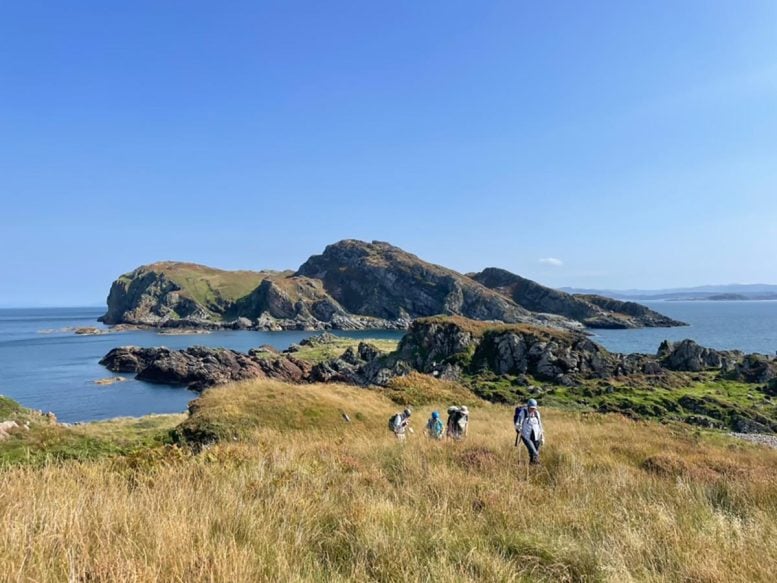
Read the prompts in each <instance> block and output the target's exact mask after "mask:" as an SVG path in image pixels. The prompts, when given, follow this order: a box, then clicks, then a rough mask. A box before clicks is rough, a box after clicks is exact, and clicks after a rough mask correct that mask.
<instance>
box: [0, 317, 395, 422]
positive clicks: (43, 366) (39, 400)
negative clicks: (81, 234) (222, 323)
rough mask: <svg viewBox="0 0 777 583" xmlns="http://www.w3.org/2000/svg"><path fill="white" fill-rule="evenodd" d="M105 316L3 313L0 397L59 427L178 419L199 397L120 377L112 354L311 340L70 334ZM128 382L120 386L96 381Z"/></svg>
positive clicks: (390, 334) (381, 334)
mask: <svg viewBox="0 0 777 583" xmlns="http://www.w3.org/2000/svg"><path fill="white" fill-rule="evenodd" d="M104 311H105V310H104V309H101V308H46V309H3V310H0V395H7V396H9V397H11V398H13V399H15V400H16V401H19V402H20V403H21V404H23V405H24V406H26V407H30V408H33V409H42V410H43V411H53V412H54V413H55V414H56V415H57V418H58V419H59V420H60V421H65V422H73V421H88V420H95V419H108V418H111V417H124V416H133V417H135V416H140V415H147V414H149V413H179V412H181V411H184V410H185V409H186V405H187V403H188V402H189V401H191V400H192V399H194V398H195V397H196V396H197V394H196V393H193V392H191V391H188V390H186V389H182V388H181V387H168V386H164V385H156V384H150V383H144V382H141V381H136V380H134V379H132V376H131V375H127V374H123V375H115V374H113V373H111V372H110V371H108V370H107V369H105V368H104V367H102V366H100V365H99V364H98V361H99V360H100V359H101V358H102V357H103V356H104V355H105V353H107V352H108V351H109V350H110V349H111V348H114V347H116V346H123V345H134V346H167V347H169V348H185V347H187V346H192V345H195V344H200V345H205V346H219V347H224V348H232V349H235V350H240V351H246V350H248V349H249V348H253V347H256V346H261V345H262V344H270V345H271V346H274V347H275V348H278V349H279V350H282V349H284V348H287V347H288V346H289V345H291V344H293V343H295V342H299V341H300V340H302V339H303V338H305V337H307V336H310V335H311V334H312V333H311V332H297V331H293V332H251V331H239V330H230V331H219V332H212V333H211V334H197V335H191V336H169V335H160V334H157V333H155V332H152V331H132V332H118V333H111V334H105V335H100V336H77V335H75V334H73V332H72V330H71V331H68V330H67V328H73V327H82V326H99V325H98V324H97V322H96V319H97V318H98V317H99V316H100V315H101V314H102V313H103V312H104ZM338 334H340V335H343V336H349V337H353V338H399V337H400V336H401V333H400V332H396V331H376V330H371V331H369V332H348V333H345V332H342V333H338ZM110 376H124V377H128V378H129V380H127V381H126V382H123V383H117V384H113V385H107V386H101V385H96V384H94V381H95V380H97V379H101V378H106V377H110Z"/></svg>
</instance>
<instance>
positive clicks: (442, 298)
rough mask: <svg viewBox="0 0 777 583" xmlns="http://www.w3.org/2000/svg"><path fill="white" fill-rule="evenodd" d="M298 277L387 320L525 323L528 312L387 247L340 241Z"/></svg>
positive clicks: (460, 277) (347, 304) (359, 310)
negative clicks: (453, 317)
mask: <svg viewBox="0 0 777 583" xmlns="http://www.w3.org/2000/svg"><path fill="white" fill-rule="evenodd" d="M297 275H300V276H306V277H309V278H314V279H318V280H320V281H321V282H322V283H323V286H324V289H325V290H326V291H327V293H328V294H329V295H331V296H332V297H333V298H334V299H335V300H337V302H338V303H339V304H340V305H342V306H343V307H344V308H345V309H346V310H348V311H349V312H351V313H353V314H359V315H363V316H376V317H378V318H383V319H386V320H398V319H403V320H408V321H409V320H412V319H414V318H419V317H424V316H432V315H435V314H458V315H462V316H466V317H468V318H473V319H476V320H500V321H502V322H525V321H531V320H535V319H536V318H535V317H534V316H533V315H532V314H531V312H529V311H528V310H526V309H524V308H522V307H520V306H518V305H516V304H515V303H514V302H512V301H509V300H508V299H506V298H504V297H502V296H501V295H499V294H497V293H494V292H493V291H491V290H489V289H487V288H486V287H484V286H482V285H480V284H479V283H477V282H474V281H472V280H470V279H469V278H467V277H466V276H463V275H461V274H460V273H457V272H455V271H452V270H450V269H446V268H444V267H440V266H438V265H433V264H431V263H427V262H425V261H422V260H421V259H419V258H418V257H416V256H415V255H411V254H410V253H407V252H405V251H403V250H402V249H399V248H397V247H394V246H392V245H389V244H388V243H381V242H373V243H365V242H362V241H352V240H348V241H341V242H339V243H336V244H334V245H329V246H328V247H327V248H326V249H325V250H324V253H323V254H321V255H315V256H313V257H311V258H310V259H308V260H307V261H306V262H305V263H304V264H303V265H302V266H301V267H300V268H299V271H298V272H297Z"/></svg>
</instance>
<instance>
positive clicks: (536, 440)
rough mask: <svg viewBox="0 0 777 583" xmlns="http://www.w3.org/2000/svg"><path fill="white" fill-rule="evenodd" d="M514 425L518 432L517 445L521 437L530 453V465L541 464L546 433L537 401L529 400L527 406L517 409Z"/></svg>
mask: <svg viewBox="0 0 777 583" xmlns="http://www.w3.org/2000/svg"><path fill="white" fill-rule="evenodd" d="M513 424H514V425H515V432H516V436H515V437H516V439H515V445H518V438H519V437H520V439H521V441H523V444H524V445H525V446H526V449H527V450H528V451H529V463H531V464H538V463H540V447H541V446H542V445H543V444H544V443H545V432H544V431H543V429H542V417H541V416H540V411H539V409H538V408H537V401H536V400H535V399H529V400H528V402H527V403H526V406H518V407H516V408H515V415H514V416H513Z"/></svg>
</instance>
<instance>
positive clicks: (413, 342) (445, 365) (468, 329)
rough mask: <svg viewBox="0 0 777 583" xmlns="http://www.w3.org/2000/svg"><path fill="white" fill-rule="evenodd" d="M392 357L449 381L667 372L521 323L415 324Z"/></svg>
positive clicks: (561, 380)
mask: <svg viewBox="0 0 777 583" xmlns="http://www.w3.org/2000/svg"><path fill="white" fill-rule="evenodd" d="M391 358H394V359H395V360H396V361H401V362H406V363H409V364H410V366H411V367H412V368H413V369H415V370H418V371H420V372H425V373H432V374H435V373H436V374H437V375H441V376H443V377H448V378H450V377H456V376H458V375H459V374H460V373H463V372H466V373H470V374H478V373H480V372H482V371H490V372H493V373H496V374H499V375H504V374H512V375H531V376H533V377H534V378H536V379H539V380H545V381H550V382H554V383H558V384H562V385H574V384H576V383H577V382H578V381H580V380H583V379H592V378H602V379H604V378H610V377H613V376H623V375H632V374H645V375H661V374H664V372H665V371H664V370H663V369H662V368H661V367H660V366H658V365H657V363H656V361H655V359H654V358H652V357H649V356H646V355H640V354H632V355H623V354H616V353H611V352H608V351H607V350H605V349H604V348H603V347H601V346H600V345H598V344H596V343H595V342H593V341H591V340H590V339H589V338H588V337H587V336H586V335H584V334H582V333H579V332H574V331H562V330H555V329H551V328H541V327H535V326H525V325H513V326H510V325H505V326H489V325H487V324H481V323H475V322H470V321H466V320H463V319H459V318H426V319H421V320H417V321H415V322H414V323H413V325H412V326H411V328H410V330H409V331H408V333H407V334H406V335H405V336H404V337H403V338H402V341H401V342H400V344H399V348H398V350H397V352H396V353H395V355H392V356H391V357H389V360H390V359H391ZM392 364H393V363H392Z"/></svg>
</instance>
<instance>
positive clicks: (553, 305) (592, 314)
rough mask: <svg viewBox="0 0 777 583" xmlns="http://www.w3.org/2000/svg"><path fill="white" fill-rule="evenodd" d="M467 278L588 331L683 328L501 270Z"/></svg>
mask: <svg viewBox="0 0 777 583" xmlns="http://www.w3.org/2000/svg"><path fill="white" fill-rule="evenodd" d="M470 277H471V278H472V279H474V280H475V281H477V282H479V283H481V284H483V285H484V286H486V287H488V288H490V289H493V290H494V291H497V292H499V293H500V294H502V295H504V296H505V297H508V298H510V299H511V300H513V301H514V302H515V303H516V304H518V305H520V306H522V307H524V308H526V309H527V310H531V311H533V312H546V313H549V314H557V315H559V316H564V317H566V318H570V319H572V320H577V321H578V322H582V323H583V324H584V325H585V326H586V327H588V328H642V327H669V326H682V325H684V324H683V323H682V322H678V321H676V320H672V319H671V318H667V317H666V316H663V315H661V314H659V313H658V312H655V311H653V310H650V309H649V308H646V307H645V306H642V305H640V304H636V303H634V302H622V301H619V300H613V299H610V298H604V297H601V296H593V295H589V296H576V295H572V294H568V293H566V292H563V291H559V290H555V289H552V288H549V287H545V286H543V285H540V284H538V283H536V282H534V281H531V280H530V279H526V278H524V277H521V276H519V275H515V274H514V273H510V272H509V271H505V270H504V269H497V268H495V267H490V268H488V269H484V270H483V271H481V272H480V273H475V274H471V275H470Z"/></svg>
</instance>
